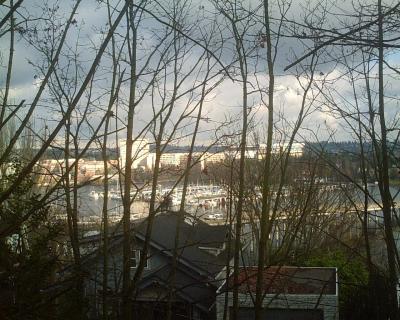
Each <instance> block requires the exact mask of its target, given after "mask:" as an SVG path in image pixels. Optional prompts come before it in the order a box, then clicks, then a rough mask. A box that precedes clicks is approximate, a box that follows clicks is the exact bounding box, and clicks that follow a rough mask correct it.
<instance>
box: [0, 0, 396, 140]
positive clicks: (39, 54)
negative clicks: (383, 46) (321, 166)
mask: <svg viewBox="0 0 400 320" xmlns="http://www.w3.org/2000/svg"><path fill="white" fill-rule="evenodd" d="M6 2H7V1H6ZM371 2H372V1H369V3H371ZM111 3H112V5H115V6H116V7H117V8H121V5H122V3H123V1H111ZM173 3H175V4H177V5H181V8H180V9H179V10H178V11H177V14H180V15H181V16H182V17H183V19H184V21H185V24H186V26H190V28H189V27H185V29H184V33H185V34H188V35H190V37H191V38H192V39H197V40H198V39H200V34H201V35H202V36H204V35H206V37H207V35H208V39H209V41H210V43H211V44H210V48H211V50H212V51H213V52H214V53H215V56H218V57H219V61H220V62H221V63H222V64H223V65H224V66H225V67H227V66H229V65H232V61H235V60H237V55H236V53H235V42H234V39H233V32H232V27H231V25H230V24H229V22H227V20H226V19H224V17H223V15H222V13H221V11H220V12H218V11H216V10H215V9H214V7H213V4H212V2H211V1H210V2H204V1H202V2H201V5H199V4H198V2H197V1H192V2H183V1H178V0H176V1H172V0H163V1H161V2H159V3H157V2H156V1H148V4H147V7H146V8H148V9H149V11H150V12H151V14H149V13H144V14H143V15H142V16H141V21H140V24H139V27H138V31H137V32H138V39H139V41H138V43H139V46H138V51H137V55H138V69H140V68H141V67H142V66H143V63H144V61H146V59H148V58H149V57H150V56H151V55H152V53H153V52H154V50H155V48H156V46H158V45H159V47H158V50H159V52H158V53H156V54H154V55H153V56H152V59H150V61H149V64H148V66H147V69H149V70H148V71H149V72H150V73H151V71H153V70H154V69H155V68H156V65H157V63H158V61H159V60H160V59H159V58H160V56H161V52H162V50H167V49H168V50H169V51H168V53H166V55H165V56H164V59H167V58H166V57H168V58H169V59H172V56H173V55H172V51H173V46H171V41H170V40H171V34H172V31H171V30H169V31H168V32H169V34H168V35H167V36H166V39H164V41H162V42H161V39H162V38H163V36H164V34H165V26H164V25H162V24H160V22H159V21H157V20H156V19H154V17H152V15H156V16H157V17H159V18H160V19H162V21H168V22H170V21H171V20H170V19H169V18H168V16H167V14H166V11H170V8H171V7H172V4H173ZM274 3H276V2H274ZM280 3H281V4H282V2H280ZM286 3H287V2H286ZM392 3H394V1H386V2H385V4H387V5H390V4H392ZM74 4H75V1H72V0H71V1H35V0H32V1H25V2H24V3H23V5H22V7H21V8H20V9H19V10H18V14H17V16H16V21H22V19H23V18H28V20H29V21H28V22H27V23H26V24H21V25H20V27H21V28H27V29H29V30H30V32H31V34H32V35H33V36H32V37H31V38H30V39H29V38H28V34H29V32H25V33H24V34H20V33H17V34H16V42H15V53H14V64H13V72H12V79H11V91H10V99H9V102H10V103H15V104H18V103H19V102H20V101H21V100H25V102H26V104H27V105H29V103H30V102H31V101H32V100H33V98H34V96H35V94H36V93H37V90H38V87H39V85H40V83H41V80H42V79H43V70H46V67H47V64H48V62H47V61H46V59H45V53H46V52H48V51H46V50H50V48H51V46H52V43H53V41H54V42H55V43H56V44H57V41H58V40H59V38H60V35H61V32H62V31H63V27H64V26H65V21H66V19H67V17H68V15H69V14H70V12H71V8H72V6H73V5H74ZM218 4H219V5H221V4H225V5H226V7H225V9H227V8H231V7H232V1H228V2H218ZM239 4H240V5H241V6H242V8H243V10H247V12H252V11H254V14H253V15H252V16H251V19H253V20H251V21H250V23H248V22H249V20H248V17H246V16H241V18H243V19H240V20H238V21H239V22H238V24H237V27H238V31H239V33H241V32H243V48H244V50H245V52H246V54H248V56H249V57H248V58H247V60H246V62H247V66H248V70H249V71H248V73H249V75H248V79H247V80H248V90H249V91H250V92H252V93H251V95H250V96H249V99H248V106H249V109H248V110H249V118H250V119H251V120H252V123H251V128H252V129H253V130H254V131H255V132H256V133H257V134H258V135H260V136H261V137H262V136H263V135H265V126H266V119H267V107H266V104H265V103H263V101H262V99H261V95H260V93H259V92H258V91H257V89H258V88H261V89H262V90H263V91H264V94H263V96H262V98H263V99H264V101H266V100H265V99H266V94H265V93H266V92H267V90H268V85H269V79H268V76H267V63H266V59H265V57H266V48H262V46H260V44H259V40H258V39H259V34H260V33H262V32H263V28H262V26H261V24H260V21H262V14H263V12H262V8H261V7H260V3H259V2H258V1H253V0H251V1H250V0H249V1H240V2H239V1H238V6H239ZM362 4H364V5H365V4H367V3H366V2H365V1H362ZM5 5H7V3H6V4H5ZM355 6H356V7H357V6H359V5H358V4H357V3H356V4H355ZM308 8H314V11H313V13H314V14H308V15H306V13H305V12H306V10H307V9H308ZM53 9H54V10H53ZM164 9H165V11H164ZM358 9H359V8H358ZM282 10H287V13H286V18H285V19H286V21H285V23H284V24H283V26H282V28H281V32H282V33H283V34H284V35H289V34H293V32H295V33H297V34H299V35H302V34H306V35H307V36H314V35H315V34H314V33H312V32H311V31H309V30H308V29H307V28H305V27H304V28H303V27H301V26H299V25H296V26H295V25H294V24H293V23H289V22H288V21H296V22H298V23H302V24H305V23H309V24H314V25H318V26H319V27H321V28H323V29H326V31H325V34H329V32H331V33H334V32H336V31H337V32H345V31H346V28H344V27H343V23H347V24H349V23H350V24H351V23H352V21H353V20H354V17H352V15H357V14H358V13H359V11H357V10H355V9H354V8H353V7H352V5H351V2H350V1H344V0H336V1H318V2H316V1H312V0H311V1H308V2H304V1H300V0H295V1H293V2H292V4H291V6H290V7H289V6H285V5H281V6H280V7H279V6H277V5H276V4H275V5H273V6H272V8H271V12H272V13H271V15H272V19H271V21H272V29H273V32H276V31H277V30H278V27H279V19H278V17H279V16H280V15H279V12H280V11H282ZM4 12H6V8H5V7H4V4H3V7H1V9H0V16H1V15H2V14H4ZM243 12H245V11H243ZM323 12H325V16H324V20H323V21H322V20H321V17H322V16H323V15H322V13H323ZM115 16H116V15H115V14H114V15H113V19H114V18H115ZM38 17H46V18H49V19H47V20H37V18H38ZM74 19H75V20H76V23H74V25H72V26H71V30H70V32H69V33H68V35H67V42H66V44H65V45H64V46H63V50H62V54H61V57H60V59H59V64H58V67H59V69H60V70H63V72H58V76H59V77H61V82H63V88H64V89H65V88H67V86H70V87H71V86H72V87H73V86H74V85H75V84H74V83H73V82H69V80H67V78H72V79H74V78H76V84H78V85H79V84H80V83H81V82H82V79H83V78H84V76H85V75H86V72H87V70H88V68H89V67H90V66H91V64H92V62H93V59H94V56H95V53H96V50H97V49H98V47H99V46H100V44H101V42H102V40H103V39H104V36H105V32H104V31H106V30H107V29H108V27H109V26H108V23H107V10H106V7H105V5H104V3H101V1H100V2H99V1H83V2H82V3H81V5H80V6H79V7H78V10H77V14H76V15H75V16H74ZM138 19H139V18H138V17H136V21H138ZM352 19H353V20H352ZM50 22H51V23H50ZM35 28H36V31H37V32H36V33H35ZM49 28H50V29H51V32H49ZM125 33H126V22H125V20H123V21H122V22H121V24H120V26H119V28H118V29H117V32H116V43H117V47H118V48H121V47H122V48H123V49H122V51H121V52H122V54H121V63H120V71H121V72H122V70H125V73H124V78H123V82H122V84H121V93H120V97H119V100H118V105H119V109H118V114H117V116H118V117H119V122H116V123H113V124H112V125H111V127H112V128H113V129H121V131H119V136H123V135H124V124H125V123H126V108H127V99H128V96H129V77H128V74H129V66H130V65H129V63H128V61H127V60H128V52H127V45H126V42H123V35H124V34H125ZM46 34H49V35H50V37H45V35H46ZM391 36H392V34H386V35H385V37H387V38H390V37H391ZM274 40H275V38H274ZM180 41H181V42H180V45H181V46H182V47H181V50H180V53H179V66H180V71H181V74H180V76H179V77H178V80H182V85H181V87H180V89H179V91H178V92H179V93H180V92H184V91H185V90H189V88H191V87H192V86H193V85H194V84H199V83H200V79H203V78H204V76H205V64H204V63H205V62H204V61H203V63H199V59H201V57H202V55H203V54H204V48H202V47H200V46H198V45H197V44H195V43H193V42H192V41H191V40H188V39H183V38H182V39H181V40H180ZM199 41H200V40H199ZM29 42H31V43H29ZM160 42H161V43H160ZM183 43H185V45H186V46H184V45H183ZM221 43H223V44H222V46H221ZM312 45H313V44H312V43H311V42H310V41H309V40H302V39H298V38H295V37H282V38H281V39H280V42H279V44H278V48H279V50H278V52H277V54H276V60H275V66H274V70H275V74H276V83H275V99H274V103H275V106H274V110H275V112H274V113H275V120H276V124H275V126H276V131H277V133H278V134H277V137H276V138H277V139H278V138H279V137H281V136H282V135H280V133H285V134H286V135H287V134H289V133H290V131H291V130H290V129H291V128H292V127H293V125H294V123H295V121H296V119H297V116H298V112H299V109H300V106H301V103H302V99H303V92H304V90H303V89H304V86H305V85H306V84H307V81H308V77H309V66H308V65H309V63H310V59H306V60H305V61H303V63H302V65H298V66H297V67H294V68H291V69H290V70H289V71H286V72H285V71H284V67H285V66H287V65H288V64H289V63H291V62H293V61H294V59H295V57H296V56H301V55H302V54H303V53H305V52H308V50H309V49H310V47H312ZM264 46H265V45H264ZM8 48H9V36H8V35H7V34H6V35H4V36H2V37H1V38H0V52H1V55H0V65H1V69H0V87H1V88H2V91H3V88H4V86H5V74H6V67H5V66H6V64H7V60H8ZM345 50H347V48H345ZM109 52H110V48H108V50H107V54H106V55H105V56H104V57H103V58H102V60H101V63H100V66H99V68H98V70H97V72H96V75H95V81H94V82H93V86H91V87H90V89H91V90H89V88H87V90H86V92H85V94H84V96H83V97H82V99H81V102H80V105H79V106H78V108H77V111H76V113H74V115H75V117H76V118H77V119H79V117H81V116H82V114H81V112H82V110H83V109H84V107H85V105H86V103H87V102H88V98H87V95H88V94H89V92H90V94H91V101H90V108H91V109H92V110H93V112H92V113H91V114H90V116H89V117H88V123H87V124H85V125H83V126H82V129H81V130H82V131H81V133H82V137H85V136H86V137H89V136H90V135H91V131H92V130H93V127H95V126H96V125H97V124H98V123H99V122H100V118H101V117H102V115H103V114H104V112H103V111H98V110H99V109H102V110H104V108H105V107H106V105H107V103H108V100H109V95H108V93H107V92H108V89H109V88H110V83H111V72H110V68H111V59H110V56H109V54H108V53H109ZM386 53H387V62H388V63H389V64H390V65H391V66H394V67H397V68H398V65H399V62H400V55H399V52H398V51H397V52H395V51H389V50H386ZM74 54H76V57H77V59H78V60H79V65H78V66H77V67H76V66H75V65H74V63H73V57H74ZM339 54H340V50H339V49H338V47H334V46H330V47H327V48H325V49H324V50H321V51H320V56H319V57H318V62H319V64H318V65H317V66H316V68H315V75H314V80H316V83H315V85H313V86H312V90H310V91H309V93H308V95H307V99H306V107H307V108H309V109H308V112H309V114H308V115H307V117H306V118H305V119H304V123H303V126H302V127H303V128H302V129H301V130H300V132H299V134H298V136H297V138H296V139H297V140H298V141H302V140H315V139H321V140H326V139H328V138H329V137H330V136H331V134H332V133H334V139H335V140H351V139H352V138H353V137H352V135H351V133H350V132H349V130H346V125H347V124H346V123H344V122H343V121H341V120H340V119H339V118H338V117H337V116H335V114H332V113H331V112H329V111H330V110H331V108H332V107H331V106H330V107H329V106H327V101H326V99H324V97H323V96H322V95H321V94H320V92H319V89H320V88H321V87H323V88H324V90H326V91H327V92H328V89H329V92H331V97H330V98H331V100H332V101H334V102H336V104H338V105H341V106H342V107H343V108H345V109H346V110H347V109H348V110H350V111H351V109H352V108H354V105H355V100H354V98H353V88H352V87H351V84H350V82H349V81H348V79H345V78H344V77H343V75H347V76H348V75H349V74H348V70H347V68H346V67H345V66H344V65H343V64H341V63H336V62H335V60H334V58H335V57H337V56H338V55H339ZM203 57H204V56H203ZM214 58H215V57H214ZM348 59H350V60H351V61H350V60H348V62H349V63H350V64H351V65H352V66H359V63H360V61H361V54H360V52H357V50H356V51H355V52H354V53H353V54H352V55H351V57H349V58H348ZM211 60H212V62H211V64H212V65H213V68H212V70H211V72H210V74H211V76H212V79H210V80H209V81H207V87H206V88H208V89H210V88H211V87H212V86H213V85H214V84H215V83H217V82H218V81H220V84H219V85H218V86H217V87H216V88H214V89H213V90H212V91H211V92H210V93H209V94H208V95H207V97H206V99H205V103H204V107H203V108H204V111H203V120H202V121H201V125H200V130H201V134H200V135H199V138H198V142H199V143H205V144H206V143H209V142H211V141H213V140H215V139H216V138H221V137H223V136H224V135H229V134H231V133H233V132H237V131H238V130H240V128H241V122H240V121H241V112H242V82H241V78H240V72H239V69H238V63H233V67H230V71H231V73H230V75H231V77H230V78H229V77H227V76H226V73H224V72H221V64H219V63H215V59H211ZM197 63H199V64H198V66H197V67H196V68H194V66H196V64H197ZM166 65H167V67H166V70H167V71H166V73H165V74H163V73H162V72H160V73H159V74H158V75H157V81H156V82H157V89H155V90H150V89H149V90H148V91H147V93H146V94H145V95H144V98H143V100H141V102H140V103H139V104H138V106H137V108H136V112H135V125H134V128H135V130H134V131H135V134H139V133H140V132H141V131H142V130H144V128H146V126H148V124H149V122H150V120H151V119H152V118H153V116H154V112H157V111H159V110H160V108H161V105H162V101H163V99H165V101H168V99H170V98H171V93H170V92H166V91H165V92H164V91H163V90H164V89H169V90H170V89H171V88H172V86H173V80H174V77H173V73H172V68H173V62H171V61H170V62H168V64H166ZM75 67H76V69H75ZM192 68H194V69H193V71H192V73H191V74H190V75H187V73H188V72H189V71H190V70H191V69H192ZM40 69H43V70H42V71H41V70H40ZM147 69H146V71H147ZM385 71H386V73H387V74H386V75H385V85H386V89H385V90H386V93H387V96H388V97H387V99H386V106H387V120H388V123H396V121H397V119H398V115H397V109H398V98H399V94H398V92H400V91H399V90H398V89H399V83H400V81H399V76H398V75H397V76H392V74H393V72H391V71H390V70H389V69H386V70H385ZM75 72H76V75H75ZM374 72H375V73H376V67H375V68H372V72H371V73H374ZM63 76H65V79H64V80H63ZM355 76H356V77H360V75H359V74H357V75H355ZM163 77H164V78H163ZM150 78H151V77H150V76H142V77H141V78H140V79H139V81H138V86H137V88H138V95H140V93H141V92H143V91H144V90H145V88H146V87H147V84H148V81H150ZM52 79H53V80H55V78H52ZM59 80H60V79H59ZM364 87H365V82H363V81H362V79H360V80H357V82H356V85H355V88H354V89H355V90H356V91H357V93H358V94H359V101H358V102H359V103H360V105H361V108H363V106H365V105H366V100H365V88H364ZM149 88H152V89H154V87H149ZM372 89H373V90H376V84H375V83H372ZM72 91H73V90H72ZM199 93H200V88H198V89H196V90H195V91H193V94H192V95H190V94H186V95H183V96H182V97H181V98H180V99H178V100H177V101H176V104H175V106H174V110H173V112H172V114H171V116H170V120H169V121H168V122H167V131H168V132H171V130H172V128H173V125H174V124H176V122H177V119H178V118H179V116H180V115H181V113H182V112H183V111H184V110H186V111H187V110H188V109H191V108H193V106H194V105H195V104H196V103H198V95H199ZM311 101H312V102H313V103H312V105H311V104H310V103H311ZM332 101H331V102H332ZM189 102H190V103H189ZM64 103H66V102H65V101H64ZM64 107H65V106H64ZM185 108H188V109H185ZM25 110H27V107H26V108H25ZM60 114H61V107H60V106H59V105H58V104H57V103H56V102H55V101H54V96H52V94H51V92H50V91H49V90H48V89H46V91H45V92H44V94H43V95H42V98H41V100H40V103H39V106H38V108H37V110H36V111H35V113H34V116H33V117H32V119H31V122H32V125H33V126H34V127H35V130H36V131H37V132H40V133H42V134H43V131H44V126H45V125H46V126H47V127H48V128H50V129H51V128H52V127H54V126H55V124H57V122H58V121H59V118H60ZM195 115H196V113H192V114H191V115H190V116H189V117H188V118H187V119H186V120H184V121H182V123H181V124H180V125H179V130H178V133H177V134H176V137H183V138H181V139H176V140H174V141H175V142H176V143H178V142H180V143H187V142H188V141H189V140H188V138H187V137H189V135H190V133H191V132H192V131H193V122H194V116H195ZM19 116H20V117H22V116H23V112H22V113H20V114H19ZM156 125H159V122H158V123H157V124H156ZM395 125H396V124H395ZM149 128H150V129H151V128H152V126H150V127H149ZM285 134H284V135H285ZM147 135H149V138H150V140H151V139H152V138H151V134H150V133H149V132H148V131H147ZM116 137H117V136H116V135H115V136H114V135H113V137H112V139H116ZM185 137H186V138H185ZM59 139H60V141H62V139H63V136H62V132H60V137H59ZM249 139H250V140H251V139H252V138H251V136H250V135H249ZM250 143H251V141H250Z"/></svg>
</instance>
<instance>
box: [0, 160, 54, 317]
mask: <svg viewBox="0 0 400 320" xmlns="http://www.w3.org/2000/svg"><path fill="white" fill-rule="evenodd" d="M21 167H22V164H21V163H20V162H19V161H18V160H17V159H12V161H11V162H10V163H8V165H7V168H6V170H4V171H3V172H2V173H3V174H2V179H1V182H2V183H1V186H0V191H2V190H4V189H6V188H7V187H8V186H9V185H10V184H11V183H13V180H14V179H15V177H16V176H17V175H18V174H19V172H20V169H21ZM0 224H1V227H0V230H1V231H2V233H3V236H2V237H0V287H1V288H2V290H3V292H4V296H2V297H0V300H3V301H6V302H5V303H4V304H2V303H0V315H2V316H4V317H6V318H8V319H46V318H48V317H50V314H49V310H48V309H49V307H50V306H51V304H52V302H49V301H52V299H51V296H52V293H50V291H51V290H50V289H49V288H51V287H52V286H53V281H54V274H55V270H56V268H57V264H58V256H57V243H56V241H55V240H56V239H57V238H58V237H59V234H60V231H61V227H60V226H59V225H58V224H56V223H54V222H52V221H51V220H50V219H49V207H48V206H46V205H44V204H42V203H41V202H40V201H39V195H38V194H37V193H35V187H34V181H33V178H32V177H31V176H27V177H26V178H25V179H24V181H23V182H22V183H21V185H20V186H18V188H17V189H16V191H15V192H14V193H13V194H12V195H11V196H10V197H9V198H8V199H7V200H6V201H5V202H3V203H2V205H1V206H0ZM49 298H50V299H49ZM0 317H1V316H0Z"/></svg>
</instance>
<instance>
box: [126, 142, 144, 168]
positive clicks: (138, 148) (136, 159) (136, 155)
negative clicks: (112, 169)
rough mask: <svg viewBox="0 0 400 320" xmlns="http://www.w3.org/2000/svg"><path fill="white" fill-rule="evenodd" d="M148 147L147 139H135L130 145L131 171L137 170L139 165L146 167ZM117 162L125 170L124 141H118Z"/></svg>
mask: <svg viewBox="0 0 400 320" xmlns="http://www.w3.org/2000/svg"><path fill="white" fill-rule="evenodd" d="M149 152H150V145H149V142H148V140H147V139H136V140H134V141H133V145H132V155H131V157H132V169H137V168H138V166H139V165H141V164H142V163H144V165H146V160H147V157H148V156H149ZM119 160H120V165H121V168H125V163H126V140H120V141H119Z"/></svg>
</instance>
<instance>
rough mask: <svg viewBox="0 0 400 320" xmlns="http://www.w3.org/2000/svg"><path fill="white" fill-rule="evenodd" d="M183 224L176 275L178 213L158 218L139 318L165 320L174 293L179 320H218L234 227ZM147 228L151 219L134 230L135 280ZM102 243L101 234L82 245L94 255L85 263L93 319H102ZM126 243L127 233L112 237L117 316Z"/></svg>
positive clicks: (138, 301)
mask: <svg viewBox="0 0 400 320" xmlns="http://www.w3.org/2000/svg"><path fill="white" fill-rule="evenodd" d="M181 222H182V223H181V225H180V228H179V229H180V232H179V241H178V254H179V255H178V259H177V264H176V271H175V274H174V276H173V277H172V276H171V275H172V257H173V248H174V244H175V234H177V232H176V230H177V223H178V216H177V214H176V213H161V214H158V215H156V217H155V219H154V222H153V229H152V235H151V241H150V250H149V255H148V257H147V259H146V265H145V269H144V272H143V274H142V277H141V279H140V281H139V283H138V286H137V290H136V292H134V294H133V297H134V298H133V299H134V303H133V315H134V316H135V319H156V318H158V319H164V318H165V317H166V312H167V307H168V297H169V296H170V293H171V292H173V293H174V295H173V296H174V300H173V303H172V310H173V311H172V312H173V313H174V316H173V317H172V318H173V319H215V295H216V290H217V288H218V287H219V285H220V282H218V281H217V279H218V277H219V275H220V274H221V272H222V271H223V269H224V267H225V265H226V263H227V250H226V245H225V243H226V239H227V230H228V229H227V227H226V226H221V225H215V226H211V225H208V224H206V223H204V222H202V221H199V220H196V219H193V218H191V219H189V218H187V219H185V220H184V221H183V220H182V221H181ZM146 227H147V220H146V219H144V220H141V221H139V222H135V225H133V226H132V242H131V247H132V255H131V276H132V277H133V275H134V273H135V271H136V267H137V265H138V262H139V259H140V258H141V249H142V247H143V243H144V239H145V231H146ZM99 242H100V238H99V236H98V235H94V236H91V237H89V238H87V239H85V240H84V241H82V243H81V247H82V250H83V251H85V252H88V253H89V254H88V256H87V258H86V259H85V262H84V263H83V264H84V268H85V271H86V274H87V275H88V276H87V281H86V284H85V289H86V297H87V299H88V300H89V301H90V311H89V317H90V318H91V319H98V318H100V317H101V310H102V307H101V301H102V292H103V288H102V276H103V274H102V269H103V267H102V265H103V259H102V254H101V252H99V251H98V244H99ZM122 243H123V237H122V234H121V233H118V232H116V233H115V235H114V236H113V237H112V238H111V239H110V253H109V282H108V288H107V293H108V295H109V305H110V306H111V308H110V309H112V310H113V312H114V313H115V315H116V316H117V317H118V313H119V309H120V303H121V299H120V293H121V289H122V273H121V272H122V261H123V258H122V257H123V255H122V249H123V248H122ZM96 246H97V248H96Z"/></svg>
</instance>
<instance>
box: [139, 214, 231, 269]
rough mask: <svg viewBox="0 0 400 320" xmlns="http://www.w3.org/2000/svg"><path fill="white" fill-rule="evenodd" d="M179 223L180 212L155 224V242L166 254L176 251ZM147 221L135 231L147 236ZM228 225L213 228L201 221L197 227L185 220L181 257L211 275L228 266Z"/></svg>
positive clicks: (165, 216)
mask: <svg viewBox="0 0 400 320" xmlns="http://www.w3.org/2000/svg"><path fill="white" fill-rule="evenodd" d="M177 224H178V215H177V214H176V213H173V212H170V213H162V214H159V215H157V216H156V217H155V219H154V221H153V228H152V236H151V242H152V245H153V246H154V245H157V246H158V247H159V248H162V250H165V251H166V252H169V253H171V252H173V249H174V246H175V235H176V233H177V232H176V229H177ZM146 226H147V222H146V220H144V221H143V222H142V223H141V224H139V225H138V226H137V227H136V228H135V232H136V233H137V234H140V235H142V236H144V235H145V233H146ZM227 230H228V228H227V226H224V225H218V226H217V225H215V226H211V225H208V224H207V223H204V222H202V221H200V220H197V221H196V223H195V224H189V223H187V222H185V221H183V220H182V221H181V225H180V228H179V241H178V254H179V258H180V259H184V260H185V261H187V262H189V263H191V264H193V266H196V267H197V268H201V269H202V270H204V271H206V272H207V273H210V274H216V273H218V272H220V271H221V269H222V268H223V267H224V266H225V264H226V254H227V253H226V250H225V247H224V244H225V242H226V235H227Z"/></svg>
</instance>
